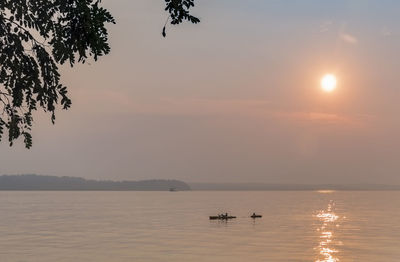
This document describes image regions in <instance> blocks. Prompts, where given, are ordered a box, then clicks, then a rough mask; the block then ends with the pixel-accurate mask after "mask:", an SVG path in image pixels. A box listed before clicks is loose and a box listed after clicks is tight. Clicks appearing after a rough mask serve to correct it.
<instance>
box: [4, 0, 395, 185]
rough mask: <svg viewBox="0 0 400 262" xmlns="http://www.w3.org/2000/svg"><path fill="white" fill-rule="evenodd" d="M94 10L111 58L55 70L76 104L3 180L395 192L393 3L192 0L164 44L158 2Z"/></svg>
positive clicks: (45, 122) (40, 133) (8, 167)
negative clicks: (105, 19)
mask: <svg viewBox="0 0 400 262" xmlns="http://www.w3.org/2000/svg"><path fill="white" fill-rule="evenodd" d="M104 5H105V6H106V7H107V8H109V9H110V11H111V12H112V14H113V15H114V16H115V18H116V19H117V24H116V25H113V26H110V27H109V29H110V32H109V33H110V41H111V46H112V52H111V54H110V55H109V56H107V57H104V58H103V59H101V60H100V61H99V62H97V63H94V62H92V63H91V65H87V64H85V65H82V66H77V67H75V68H73V69H70V68H68V67H65V68H63V69H62V73H63V80H64V83H65V84H67V86H68V87H69V92H70V96H71V98H72V99H73V107H72V109H71V110H69V111H64V112H59V113H58V115H57V121H56V125H55V126H52V125H51V123H50V117H49V116H43V115H41V114H39V115H37V118H36V122H35V127H34V132H33V135H34V146H33V148H32V149H31V150H26V149H24V147H23V145H22V143H21V141H20V142H19V143H17V145H16V146H14V147H12V148H10V147H9V146H8V144H7V143H6V141H4V142H2V143H1V144H0V159H1V160H0V161H1V165H0V173H1V174H21V173H37V174H44V175H58V176H62V175H68V176H81V177H85V178H95V179H114V180H122V179H129V180H137V179H153V178H173V179H182V180H185V181H189V182H193V181H196V182H266V183H396V184H400V174H399V171H400V139H399V134H400V115H399V113H400V103H399V101H400V90H399V88H400V87H399V82H400V72H399V68H400V52H399V50H400V16H399V14H400V1H397V0H392V1H389V0H386V1H382V0H374V1H372V0H353V1H343V0H340V1H339V0H335V1H330V0H326V1H322V0H292V1H284V0H269V1H267V0H263V1H261V0H259V1H256V0H249V1H243V0H197V6H196V7H195V9H193V13H194V14H195V15H198V16H199V17H200V18H201V23H200V24H198V25H192V24H185V25H180V26H169V27H168V28H167V34H168V35H167V38H166V39H163V38H162V36H161V29H162V26H163V24H164V22H165V19H166V17H167V14H166V13H165V12H164V11H163V8H164V1H163V0H157V1H156V0H152V1H149V0H134V1H132V0H108V1H104ZM325 73H334V74H335V75H336V76H337V78H338V87H337V89H336V90H335V91H334V92H332V93H325V92H323V91H322V90H321V88H320V85H319V81H320V79H321V77H322V76H323V75H324V74H325Z"/></svg>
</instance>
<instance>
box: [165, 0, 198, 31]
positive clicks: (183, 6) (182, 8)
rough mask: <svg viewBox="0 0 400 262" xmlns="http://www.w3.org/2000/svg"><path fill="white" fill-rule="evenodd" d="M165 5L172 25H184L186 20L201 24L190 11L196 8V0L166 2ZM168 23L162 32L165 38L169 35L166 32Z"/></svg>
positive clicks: (170, 0) (166, 0)
mask: <svg viewBox="0 0 400 262" xmlns="http://www.w3.org/2000/svg"><path fill="white" fill-rule="evenodd" d="M165 3H166V7H165V10H166V11H168V12H169V13H170V15H169V17H168V19H169V18H171V24H173V25H177V24H180V23H182V22H183V21H184V20H187V21H189V22H192V23H193V24H197V23H199V22H200V19H198V18H197V17H195V16H193V15H191V14H190V13H189V9H190V8H191V7H193V6H194V0H165ZM168 19H167V22H168ZM167 22H166V23H165V25H164V27H163V30H162V35H163V36H164V37H166V35H167V34H166V31H165V26H166V24H167Z"/></svg>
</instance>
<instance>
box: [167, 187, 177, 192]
mask: <svg viewBox="0 0 400 262" xmlns="http://www.w3.org/2000/svg"><path fill="white" fill-rule="evenodd" d="M176 191H178V190H176V188H175V187H170V188H169V192H176Z"/></svg>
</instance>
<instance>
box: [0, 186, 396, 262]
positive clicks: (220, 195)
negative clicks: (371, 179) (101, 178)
mask: <svg viewBox="0 0 400 262" xmlns="http://www.w3.org/2000/svg"><path fill="white" fill-rule="evenodd" d="M222 212H224V213H225V212H229V213H230V214H233V215H236V216H238V218H237V219H236V220H232V221H228V222H220V221H210V220H208V216H210V215H216V214H218V213H222ZM252 212H256V213H260V214H262V215H263V218H261V219H257V220H253V219H251V218H249V215H250V214H251V213H252ZM0 261H5V262H8V261H12V262H14V261H21V262H22V261H29V262H31V261H32V262H34V261H35V262H36V261H38V262H39V261H40V262H47V261H49V262H50V261H51V262H54V261H59V262H62V261H96V262H106V261H107V262H109V261H185V262H186V261H218V262H219V261H314V262H317V261H318V262H334V261H363V262H369V261H377V262H378V261H379V262H380V261H385V262H390V261H393V262H394V261H396V262H397V261H400V192H311V191H310V192H0Z"/></svg>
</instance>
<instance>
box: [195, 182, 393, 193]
mask: <svg viewBox="0 0 400 262" xmlns="http://www.w3.org/2000/svg"><path fill="white" fill-rule="evenodd" d="M188 184H189V186H190V188H191V189H192V191H400V185H373V184H346V185H342V184H319V185H307V184H266V183H265V184H263V183H188Z"/></svg>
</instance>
